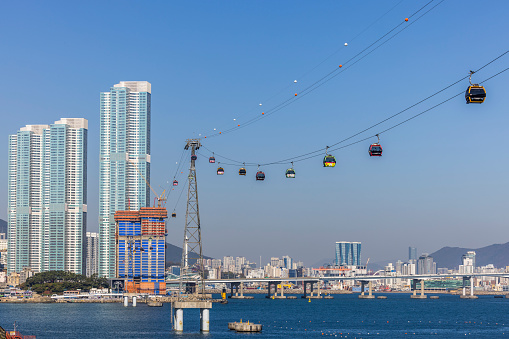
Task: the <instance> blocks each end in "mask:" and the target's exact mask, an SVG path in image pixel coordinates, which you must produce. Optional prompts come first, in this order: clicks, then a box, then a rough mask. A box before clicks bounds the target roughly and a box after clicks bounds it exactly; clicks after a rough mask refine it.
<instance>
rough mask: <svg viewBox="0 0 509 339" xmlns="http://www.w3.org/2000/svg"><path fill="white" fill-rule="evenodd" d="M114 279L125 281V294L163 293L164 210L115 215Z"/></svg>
mask: <svg viewBox="0 0 509 339" xmlns="http://www.w3.org/2000/svg"><path fill="white" fill-rule="evenodd" d="M114 216H115V222H116V238H117V241H116V261H115V267H116V277H117V278H121V279H122V278H123V279H125V280H126V284H125V286H126V290H128V291H130V292H135V293H150V294H153V293H155V294H159V291H163V290H165V289H166V285H165V284H164V272H165V254H166V250H165V247H166V246H165V245H166V244H165V235H166V223H165V219H166V218H167V217H168V212H167V211H166V208H164V207H142V208H141V209H140V210H139V211H117V212H116V213H115V215H114Z"/></svg>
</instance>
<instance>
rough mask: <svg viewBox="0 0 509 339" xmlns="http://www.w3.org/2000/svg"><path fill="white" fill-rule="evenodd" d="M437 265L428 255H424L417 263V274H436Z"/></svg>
mask: <svg viewBox="0 0 509 339" xmlns="http://www.w3.org/2000/svg"><path fill="white" fill-rule="evenodd" d="M436 273H437V263H436V262H434V261H433V257H430V256H429V254H428V253H423V254H422V255H421V256H420V257H419V259H418V262H417V274H436Z"/></svg>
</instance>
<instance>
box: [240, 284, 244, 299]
mask: <svg viewBox="0 0 509 339" xmlns="http://www.w3.org/2000/svg"><path fill="white" fill-rule="evenodd" d="M240 296H241V297H243V296H244V283H243V282H241V283H240Z"/></svg>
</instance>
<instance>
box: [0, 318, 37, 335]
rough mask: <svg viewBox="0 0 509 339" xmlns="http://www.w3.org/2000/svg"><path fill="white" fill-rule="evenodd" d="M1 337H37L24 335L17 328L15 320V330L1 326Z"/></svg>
mask: <svg viewBox="0 0 509 339" xmlns="http://www.w3.org/2000/svg"><path fill="white" fill-rule="evenodd" d="M0 338H5V339H36V337H35V335H23V334H21V333H20V332H19V331H18V330H17V329H16V322H14V330H13V331H6V330H4V329H3V328H2V327H1V326H0Z"/></svg>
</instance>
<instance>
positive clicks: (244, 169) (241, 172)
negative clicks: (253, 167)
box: [239, 163, 247, 175]
mask: <svg viewBox="0 0 509 339" xmlns="http://www.w3.org/2000/svg"><path fill="white" fill-rule="evenodd" d="M244 166H246V164H245V163H244ZM246 173H247V171H246V167H241V168H240V169H239V175H246Z"/></svg>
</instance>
